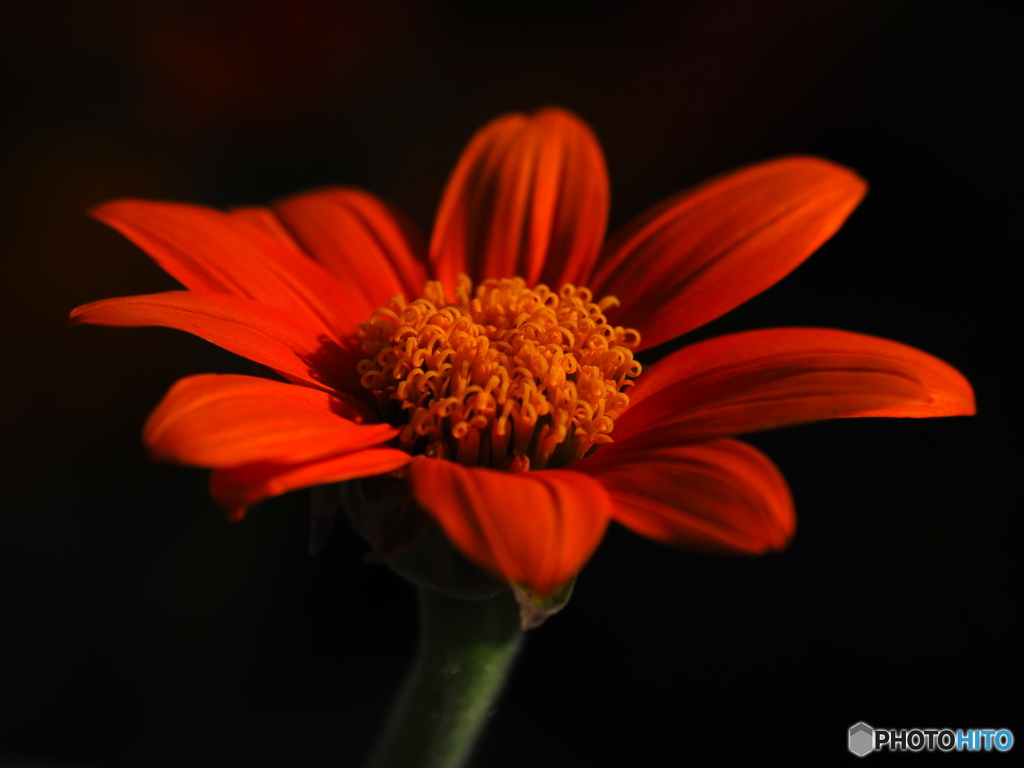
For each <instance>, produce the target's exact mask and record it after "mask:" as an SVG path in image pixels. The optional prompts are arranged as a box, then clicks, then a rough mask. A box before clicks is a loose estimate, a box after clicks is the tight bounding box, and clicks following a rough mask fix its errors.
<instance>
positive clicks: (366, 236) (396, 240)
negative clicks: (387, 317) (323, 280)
mask: <svg viewBox="0 0 1024 768" xmlns="http://www.w3.org/2000/svg"><path fill="white" fill-rule="evenodd" d="M273 212H274V213H275V214H276V215H277V218H278V219H279V220H280V221H281V223H282V225H283V227H284V228H285V230H286V231H287V232H288V234H289V235H291V237H292V238H293V239H294V240H295V242H297V243H298V244H299V246H300V247H301V248H302V250H304V251H305V252H306V253H308V254H309V255H311V256H312V257H313V258H314V259H316V260H317V261H318V262H320V263H321V264H322V265H323V266H324V268H326V269H327V271H328V272H330V273H331V274H332V275H334V276H335V277H337V278H338V279H339V280H341V281H343V282H345V283H351V284H352V285H353V287H355V288H356V289H357V290H358V291H359V292H360V294H361V298H362V299H363V301H364V302H365V306H366V307H367V308H366V309H365V312H364V316H365V318H369V316H370V313H372V312H373V310H375V309H377V308H378V307H384V306H387V303H388V301H390V300H391V299H392V298H394V297H395V296H397V295H399V294H402V295H403V296H405V298H406V299H408V300H409V301H412V300H413V299H415V298H417V297H419V295H420V294H421V293H422V291H423V285H424V283H425V282H426V280H427V269H426V243H425V242H424V241H423V236H422V235H421V234H420V233H419V232H418V231H417V230H416V227H415V225H413V223H412V222H411V221H409V220H408V219H407V218H406V217H405V216H403V215H402V214H400V213H399V212H398V211H396V210H394V209H393V208H390V207H389V206H387V205H385V204H384V203H383V202H381V201H380V200H378V199H377V198H376V197H374V196H373V195H370V194H367V193H366V192H363V191H361V190H358V189H323V190H319V191H316V192H308V193H305V194H301V195H296V196H294V197H289V198H287V199H285V200H281V201H279V202H276V203H274V205H273Z"/></svg>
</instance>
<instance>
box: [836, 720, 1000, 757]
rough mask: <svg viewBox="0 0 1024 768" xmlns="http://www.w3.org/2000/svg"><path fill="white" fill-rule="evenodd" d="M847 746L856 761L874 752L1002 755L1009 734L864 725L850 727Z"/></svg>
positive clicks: (978, 729)
mask: <svg viewBox="0 0 1024 768" xmlns="http://www.w3.org/2000/svg"><path fill="white" fill-rule="evenodd" d="M847 746H848V747H849V749H850V751H851V752H853V754H855V755H857V757H864V755H867V754H869V753H871V752H874V751H875V750H876V749H878V750H881V749H888V750H889V751H891V752H920V751H921V750H922V749H923V750H925V751H927V752H934V751H935V750H936V749H938V750H941V751H942V752H979V751H982V750H984V751H985V752H990V751H991V750H993V749H995V750H996V751H997V752H1006V751H1007V750H1008V749H1009V748H1010V747H1012V746H1013V733H1012V732H1011V731H1010V729H1009V728H973V729H971V730H967V731H964V730H956V731H953V730H951V729H949V728H911V729H910V730H907V729H906V728H898V729H897V728H872V727H871V726H870V725H868V724H867V723H857V724H856V725H853V726H850V733H849V741H848V742H847Z"/></svg>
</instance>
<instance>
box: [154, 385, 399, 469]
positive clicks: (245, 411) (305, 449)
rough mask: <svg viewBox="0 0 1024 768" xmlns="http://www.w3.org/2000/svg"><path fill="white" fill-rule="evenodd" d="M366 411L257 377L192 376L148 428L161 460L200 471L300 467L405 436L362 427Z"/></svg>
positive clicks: (376, 426) (173, 391) (382, 427)
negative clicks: (253, 466) (265, 464)
mask: <svg viewBox="0 0 1024 768" xmlns="http://www.w3.org/2000/svg"><path fill="white" fill-rule="evenodd" d="M362 418H363V412H362V410H361V409H360V408H359V407H358V406H356V405H354V404H353V403H351V402H349V401H346V400H342V399H341V398H338V397H334V396H332V395H330V394H328V393H326V392H321V391H319V390H315V389H310V388H309V387H299V386H295V385H294V384H285V383H284V382H277V381H269V380H267V379H257V378H254V377H252V376H237V375H217V374H204V375H200V376H189V377H187V378H184V379H182V380H181V381H179V382H177V383H176V384H175V385H174V386H173V387H171V389H170V390H169V391H168V393H167V395H166V396H165V397H164V399H163V401H161V403H160V405H158V406H157V407H156V410H155V411H153V413H152V414H151V415H150V417H149V420H148V421H147V422H146V426H145V428H144V429H143V433H142V439H143V442H144V443H145V444H146V445H147V446H148V447H149V451H150V453H151V455H152V456H153V458H154V459H157V460H159V461H175V462H180V463H182V464H193V465H196V466H200V467H235V466H239V465H241V464H248V463H251V462H257V461H260V462H276V463H288V464H298V463H301V462H306V461H310V460H312V459H320V458H324V457H328V456H335V455H338V454H345V453H352V452H354V451H359V450H361V449H363V448H368V447H371V446H376V445H379V444H380V443H383V442H386V441H387V440H390V439H391V438H392V437H394V436H395V435H396V434H398V430H397V429H395V428H394V427H391V426H389V425H387V424H358V423H356V422H355V421H354V420H353V419H359V420H362Z"/></svg>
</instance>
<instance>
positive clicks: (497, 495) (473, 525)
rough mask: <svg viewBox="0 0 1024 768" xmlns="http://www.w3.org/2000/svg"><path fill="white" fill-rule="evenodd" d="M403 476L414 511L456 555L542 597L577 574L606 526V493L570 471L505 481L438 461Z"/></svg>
mask: <svg viewBox="0 0 1024 768" xmlns="http://www.w3.org/2000/svg"><path fill="white" fill-rule="evenodd" d="M407 472H408V477H409V480H410V482H411V483H412V490H413V494H414V495H415V497H416V500H417V501H418V502H419V504H420V506H422V507H423V509H425V510H426V511H427V512H429V513H430V514H431V515H432V516H433V517H434V519H436V520H437V522H438V523H439V524H440V526H441V528H443V529H444V532H445V533H446V534H447V535H448V538H449V539H451V541H452V543H453V544H454V545H455V546H456V547H458V549H459V550H460V551H461V552H462V554H464V555H465V556H466V557H468V558H469V559H470V560H472V561H473V562H474V563H476V564H477V565H479V566H480V567H482V568H484V569H486V570H488V571H490V572H491V573H494V574H496V575H498V576H501V577H503V578H505V579H507V580H509V581H510V582H513V583H515V584H519V585H520V586H524V587H529V588H530V589H532V590H534V591H535V592H537V593H540V594H544V593H546V592H548V591H550V590H552V589H554V588H555V587H557V586H559V585H560V584H563V583H565V582H566V581H568V580H569V579H571V578H573V577H574V576H575V575H576V574H577V573H578V572H579V570H580V568H582V567H583V564H584V563H585V562H586V561H587V559H588V558H589V557H590V555H591V554H592V553H593V551H594V550H595V549H596V548H597V545H598V544H599V543H600V541H601V537H602V536H603V535H604V531H605V528H606V527H607V525H608V516H609V513H610V508H611V501H610V499H609V497H608V494H607V492H606V491H605V490H604V488H602V487H601V486H600V484H598V483H597V482H596V481H594V480H592V479H590V478H588V477H586V476H585V475H580V474H577V473H575V472H569V471H565V470H544V471H541V472H524V473H520V474H509V473H507V472H498V471H495V470H490V469H478V468H470V467H465V466H462V465H459V464H455V463H453V462H449V461H444V460H441V459H420V460H418V461H415V462H413V463H412V464H410V465H409V468H408V470H407Z"/></svg>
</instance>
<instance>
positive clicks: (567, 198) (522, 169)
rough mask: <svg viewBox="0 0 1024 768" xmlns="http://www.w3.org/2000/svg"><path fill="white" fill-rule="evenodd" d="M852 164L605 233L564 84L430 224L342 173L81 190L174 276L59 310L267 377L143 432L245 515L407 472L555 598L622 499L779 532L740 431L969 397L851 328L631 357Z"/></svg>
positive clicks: (178, 389)
mask: <svg viewBox="0 0 1024 768" xmlns="http://www.w3.org/2000/svg"><path fill="white" fill-rule="evenodd" d="M866 188H867V187H866V184H865V182H864V181H863V180H862V179H861V178H860V177H858V176H857V175H856V174H855V173H853V172H852V171H850V170H848V169H846V168H843V167H841V166H838V165H836V164H834V163H831V162H829V161H827V160H822V159H819V158H814V157H786V158H781V159H777V160H771V161H768V162H764V163H760V164H757V165H753V166H749V167H746V168H742V169H740V170H738V171H734V172H732V173H729V174H726V175H724V176H721V177H718V178H716V179H713V180H711V181H709V182H707V183H705V184H703V185H700V186H698V187H696V188H693V189H690V190H687V191H685V192H682V193H680V194H679V195H677V196H675V197H672V198H669V199H668V200H666V201H664V202H663V203H661V204H660V205H657V206H655V207H654V208H652V209H650V210H649V211H647V212H646V213H644V214H643V215H641V216H640V217H639V218H637V219H636V220H634V221H633V222H632V223H631V224H629V225H628V226H626V227H625V228H624V229H623V230H622V231H621V232H619V233H617V234H616V235H614V236H613V237H612V238H611V239H610V240H608V241H607V242H605V240H604V236H605V227H606V223H607V216H608V199H609V184H608V175H607V171H606V168H605V163H604V158H603V155H602V153H601V149H600V147H599V146H598V143H597V140H596V139H595V137H594V135H593V134H592V132H591V131H590V129H589V128H588V127H587V126H586V125H585V124H584V123H583V122H581V121H580V120H579V119H578V118H577V117H575V116H574V115H572V114H570V113H568V112H565V111H563V110H560V109H545V110H543V111H540V112H538V113H536V114H534V115H531V116H528V115H521V114H515V115H508V116H505V117H501V118H499V119H497V120H495V121H494V122H492V123H490V124H489V125H487V126H485V127H484V128H483V129H482V130H481V131H479V132H478V133H477V134H476V135H475V136H474V137H473V139H472V140H471V141H470V143H469V146H468V147H467V148H466V150H465V152H464V153H463V155H462V158H461V159H460V160H459V163H458V165H457V166H456V167H455V171H454V173H453V174H452V177H451V179H450V181H449V183H448V186H447V188H446V190H445V192H444V195H443V197H442V200H441V205H440V209H439V212H438V215H437V220H436V222H435V225H434V230H433V234H432V236H431V239H430V241H429V243H427V242H426V241H425V240H424V239H423V238H422V237H421V236H420V235H419V234H418V233H417V232H416V229H415V227H414V226H412V224H411V223H410V222H409V221H408V219H406V218H405V217H404V216H403V215H402V214H400V213H399V212H398V211H396V210H395V209H393V208H392V207H390V206H389V205H387V204H385V203H383V202H381V201H380V200H378V199H376V198H375V197H373V196H371V195H369V194H367V193H365V192H362V191H359V190H356V189H346V188H330V189H322V190H318V191H313V192H309V193H305V194H300V195H297V196H294V197H290V198H286V199H284V200H281V201H279V202H277V203H274V204H272V205H270V206H269V207H266V208H242V209H238V210H234V211H231V212H229V213H224V212H220V211H215V210H211V209H208V208H202V207H198V206H193V205H185V204H178V203H159V202H146V201H140V200H120V201H116V202H112V203H107V204H105V205H102V206H100V207H99V208H97V209H96V210H94V211H93V215H94V216H95V217H96V218H98V219H99V220H100V221H103V222H105V223H107V224H109V225H110V226H112V227H114V228H115V229H117V230H118V231H120V232H121V233H123V234H124V235H125V236H127V237H128V238H129V239H131V240H132V241H133V242H134V243H136V244H137V245H138V246H139V247H141V248H142V249H143V250H144V251H146V252H147V253H148V254H149V255H150V256H151V257H152V258H153V259H155V260H156V262H157V263H158V264H159V265H160V266H161V267H162V268H163V269H165V270H166V271H167V272H168V273H169V274H170V275H172V276H173V277H174V278H176V279H177V280H178V281H179V282H181V283H182V285H184V287H185V289H186V290H183V291H171V292H167V293H159V294H154V295H148V296H129V297H125V298H116V299H107V300H105V301H98V302H95V303H92V304H87V305H85V306H82V307H79V308H77V309H75V310H74V311H73V312H72V313H71V317H72V318H73V319H74V320H75V321H76V322H84V323H95V324H100V325H116V326H147V325H162V326H169V327H173V328H179V329H181V330H185V331H188V332H190V333H193V334H196V335H198V336H201V337H203V338H205V339H207V340H209V341H211V342H213V343H214V344H217V345H219V346H221V347H223V348H224V349H227V350H229V351H231V352H234V353H237V354H239V355H242V356H243V357H246V358H248V359H250V360H252V361H254V362H256V363H259V364H261V365H263V366H266V367H268V368H270V369H272V370H273V371H275V372H276V373H277V374H279V375H280V377H281V380H279V381H277V380H270V379H266V378H256V377H250V376H238V375H214V374H210V375H200V376H190V377H187V378H185V379H182V380H181V381H179V382H178V383H177V384H175V385H174V386H173V387H172V388H171V390H170V391H169V392H168V393H167V395H166V397H165V398H164V400H163V401H162V402H161V403H160V404H159V405H158V406H157V408H156V410H155V411H154V412H153V414H152V415H151V416H150V418H149V420H148V422H147V423H146V426H145V429H144V440H145V443H146V445H147V446H148V448H149V450H150V452H151V454H152V456H153V457H154V458H156V459H159V460H166V461H174V462H180V463H184V464H192V465H197V466H201V467H209V468H212V469H213V473H212V475H211V479H210V491H211V494H212V496H213V498H214V499H216V500H217V501H218V502H219V503H220V504H222V505H223V506H224V507H225V508H226V509H227V510H228V514H229V516H231V517H232V518H234V519H241V517H242V516H243V515H244V514H245V511H246V509H247V508H249V507H250V506H251V505H253V504H255V503H256V502H258V501H260V500H261V499H264V498H266V497H268V496H273V495H276V494H281V493H284V492H286V491H289V490H293V489H297V488H304V487H310V486H321V485H326V484H332V483H339V482H341V481H346V480H352V479H355V478H370V477H374V476H386V477H388V478H391V479H394V478H397V479H398V480H399V481H400V482H402V483H407V484H408V486H407V487H408V489H409V491H410V492H411V495H412V498H414V499H415V502H416V503H417V504H418V505H419V507H421V508H422V509H423V510H425V511H426V512H427V513H428V514H429V516H430V518H431V519H432V520H433V521H435V522H436V524H437V525H439V526H440V528H441V529H442V530H443V531H444V534H445V535H446V536H447V537H448V539H449V540H450V541H451V542H452V543H453V544H454V545H455V547H456V548H457V549H458V550H459V551H460V552H461V553H462V554H463V555H465V557H466V558H468V559H469V560H471V561H472V562H473V563H475V564H477V565H478V566H480V567H482V568H483V569H484V570H486V571H487V572H489V573H491V574H493V575H495V576H497V577H499V578H500V579H502V580H503V581H506V582H509V583H512V584H514V585H516V586H518V587H520V588H522V589H525V590H529V591H530V592H531V593H533V594H536V595H541V596H543V595H545V594H553V593H554V592H555V591H556V590H558V589H559V588H560V587H562V585H565V584H566V583H568V582H570V581H571V580H572V579H573V578H574V577H575V575H576V574H577V573H578V572H579V570H580V569H581V567H582V566H583V565H584V563H585V562H586V560H587V558H589V557H590V555H591V554H592V553H593V551H594V549H595V548H596V547H597V545H598V543H599V542H600V541H601V538H602V536H603V535H604V532H605V529H606V527H607V526H608V523H609V522H610V521H612V520H614V521H616V522H618V523H620V524H622V525H624V526H626V527H627V528H630V529H632V530H633V531H635V532H637V533H639V534H641V535H643V536H647V537H649V538H651V539H655V540H657V541H660V542H665V543H668V544H672V545H676V546H679V547H684V548H689V549H697V550H705V551H707V550H710V551H723V552H727V551H731V552H747V553H760V552H765V551H767V550H773V549H779V548H781V547H783V546H785V545H786V543H787V542H788V541H789V539H790V538H791V536H792V535H793V531H794V527H795V516H794V510H793V502H792V498H791V496H790V494H789V491H788V489H787V487H786V483H785V480H784V479H783V477H782V475H781V474H780V472H779V471H778V469H777V468H776V467H775V466H774V465H773V464H772V462H771V461H770V460H769V459H768V458H767V457H766V456H764V455H763V454H762V453H761V452H759V451H758V450H757V449H755V448H753V447H752V446H750V445H748V444H746V443H744V442H741V441H739V440H736V439H735V437H734V436H735V435H739V434H743V433H747V432H755V431H758V430H763V429H771V428H774V427H781V426H786V425H790V424H797V423H803V422H810V421H816V420H820V419H830V418H840V417H853V416H896V417H912V418H920V417H928V416H954V415H968V414H972V413H974V396H973V393H972V390H971V386H970V384H969V383H968V382H967V380H966V379H965V378H964V377H963V376H962V375H961V374H960V373H959V372H958V371H957V370H956V369H954V368H952V367H951V366H949V365H947V364H946V363H944V362H942V361H941V360H938V359H936V358H935V357H932V356H930V355H928V354H925V353H924V352H921V351H919V350H916V349H913V348H911V347H908V346H905V345H902V344H898V343H896V342H893V341H886V340H883V339H879V338H874V337H871V336H864V335H861V334H856V333H849V332H846V331H838V330H830V329H823V328H778V329H771V330H758V331H750V332H746V333H736V334H730V335H726V336H722V337H719V338H713V339H710V340H707V341H703V342H700V343H697V344H693V345H691V346H688V347H684V348H682V349H680V350H679V351H677V352H674V353H672V354H670V355H668V356H667V357H665V358H664V359H662V360H661V361H659V362H658V363H656V364H655V365H653V366H651V367H650V370H644V371H642V370H641V366H640V365H639V364H638V363H637V361H636V360H635V359H634V354H635V353H636V352H638V351H640V350H643V349H648V348H650V347H653V346H655V345H658V344H661V343H662V342H665V341H668V340H670V339H673V338H675V337H677V336H680V335H681V334H684V333H686V332H687V331H690V330H693V329H694V328H697V327H698V326H700V325H703V324H704V323H707V322H709V321H711V320H713V319H715V318H716V317H718V316H720V315H722V314H724V313H725V312H728V311H729V310H730V309H732V308H734V307H736V306H737V305H739V304H741V303H743V302H744V301H746V300H747V299H749V298H751V297H753V296H755V295H756V294H758V293H760V292H761V291H763V290H765V289H766V288H768V287H769V286H771V285H773V284H774V283H775V282H777V281H778V280H780V279H781V278H783V277H784V276H785V275H786V274H788V273H789V272H790V271H791V270H793V269H795V268H796V267H797V266H798V265H799V264H800V263H801V262H803V260H804V259H806V258H807V257H808V256H810V254H811V253H813V252H814V251H815V250H816V249H817V248H818V247H819V246H820V245H821V244H822V243H823V242H824V241H825V240H827V239H828V238H829V237H831V236H832V234H833V233H834V232H836V230H838V229H839V227H840V226H841V225H842V223H843V221H844V220H845V219H846V217H847V216H848V215H849V214H850V212H851V211H852V210H853V209H854V208H855V207H856V206H857V204H858V203H859V202H860V200H861V198H862V197H863V195H864V193H865V191H866Z"/></svg>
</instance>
